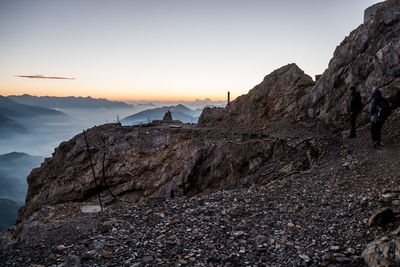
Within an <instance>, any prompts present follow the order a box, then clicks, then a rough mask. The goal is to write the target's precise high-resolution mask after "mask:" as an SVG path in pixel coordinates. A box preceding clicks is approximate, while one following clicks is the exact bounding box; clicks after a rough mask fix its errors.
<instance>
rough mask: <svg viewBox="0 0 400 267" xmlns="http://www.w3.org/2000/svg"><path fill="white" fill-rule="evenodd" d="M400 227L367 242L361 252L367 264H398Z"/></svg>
mask: <svg viewBox="0 0 400 267" xmlns="http://www.w3.org/2000/svg"><path fill="white" fill-rule="evenodd" d="M399 231H400V229H398V230H396V231H395V232H393V233H392V234H391V235H388V236H385V237H383V238H381V239H379V240H375V241H373V242H371V243H369V244H368V245H367V247H366V249H365V250H364V251H363V252H362V257H363V259H364V262H365V263H366V264H367V265H368V266H400V237H399Z"/></svg>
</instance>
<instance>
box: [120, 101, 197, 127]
mask: <svg viewBox="0 0 400 267" xmlns="http://www.w3.org/2000/svg"><path fill="white" fill-rule="evenodd" d="M168 110H171V113H172V119H173V120H180V121H182V122H183V123H197V121H198V119H199V116H200V114H201V111H202V110H201V109H196V110H192V109H189V108H187V107H185V106H184V105H181V104H179V105H176V106H172V107H161V108H154V109H147V110H144V111H142V112H139V113H136V114H133V115H131V116H128V117H126V118H123V119H122V120H121V122H122V123H123V124H126V125H136V124H141V123H148V122H151V121H153V120H162V119H163V117H164V115H165V113H166V112H167V111H168Z"/></svg>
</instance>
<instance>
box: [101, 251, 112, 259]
mask: <svg viewBox="0 0 400 267" xmlns="http://www.w3.org/2000/svg"><path fill="white" fill-rule="evenodd" d="M101 256H103V258H105V259H111V258H112V256H113V254H112V251H109V250H103V253H101Z"/></svg>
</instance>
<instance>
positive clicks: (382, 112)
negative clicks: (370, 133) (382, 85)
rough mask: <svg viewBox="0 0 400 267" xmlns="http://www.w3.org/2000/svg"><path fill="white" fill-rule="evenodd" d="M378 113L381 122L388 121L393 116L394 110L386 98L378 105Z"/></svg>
mask: <svg viewBox="0 0 400 267" xmlns="http://www.w3.org/2000/svg"><path fill="white" fill-rule="evenodd" d="M376 112H377V113H378V117H379V118H380V119H381V120H384V121H385V120H386V119H387V118H388V117H389V116H390V115H391V114H392V108H391V107H390V104H389V101H387V99H386V98H382V99H381V100H380V101H379V103H378V104H377V105H376Z"/></svg>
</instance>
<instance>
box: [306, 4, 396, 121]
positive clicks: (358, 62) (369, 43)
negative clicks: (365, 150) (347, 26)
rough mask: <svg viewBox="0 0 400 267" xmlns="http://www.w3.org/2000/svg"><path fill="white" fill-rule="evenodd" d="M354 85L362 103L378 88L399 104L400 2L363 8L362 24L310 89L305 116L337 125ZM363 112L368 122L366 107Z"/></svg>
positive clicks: (336, 51)
mask: <svg viewBox="0 0 400 267" xmlns="http://www.w3.org/2000/svg"><path fill="white" fill-rule="evenodd" d="M353 84H354V85H357V86H358V90H359V91H360V92H361V96H362V98H363V103H364V104H367V103H368V101H369V99H370V94H371V91H372V90H373V88H375V87H379V88H381V90H382V92H383V95H384V96H385V97H387V98H389V100H390V101H391V103H392V104H393V106H394V107H395V108H396V107H398V106H399V105H400V1H398V0H388V1H385V2H382V3H379V4H376V5H374V6H372V7H370V8H368V9H367V10H366V11H365V15H364V23H363V24H362V25H360V26H359V27H358V28H357V29H355V30H354V31H352V32H351V33H350V35H349V36H348V37H346V38H345V39H344V40H343V42H342V43H341V44H340V45H339V46H338V47H337V48H336V50H335V52H334V55H333V58H332V59H331V60H330V62H329V67H328V69H327V70H325V72H324V73H323V74H322V76H321V78H320V79H319V80H318V82H317V84H316V85H315V87H314V88H313V89H312V90H311V92H310V94H309V97H308V99H307V110H306V113H307V116H308V117H309V118H315V119H319V120H322V121H324V122H325V123H328V124H333V125H335V126H336V127H337V126H339V125H340V124H341V123H342V120H341V118H342V117H343V116H342V115H344V114H346V112H347V111H346V106H347V101H348V97H349V96H348V95H349V92H348V88H349V86H350V85H353ZM366 106H367V105H366ZM364 111H365V112H364V114H363V115H362V117H363V119H364V121H367V117H368V114H367V108H365V109H364Z"/></svg>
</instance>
